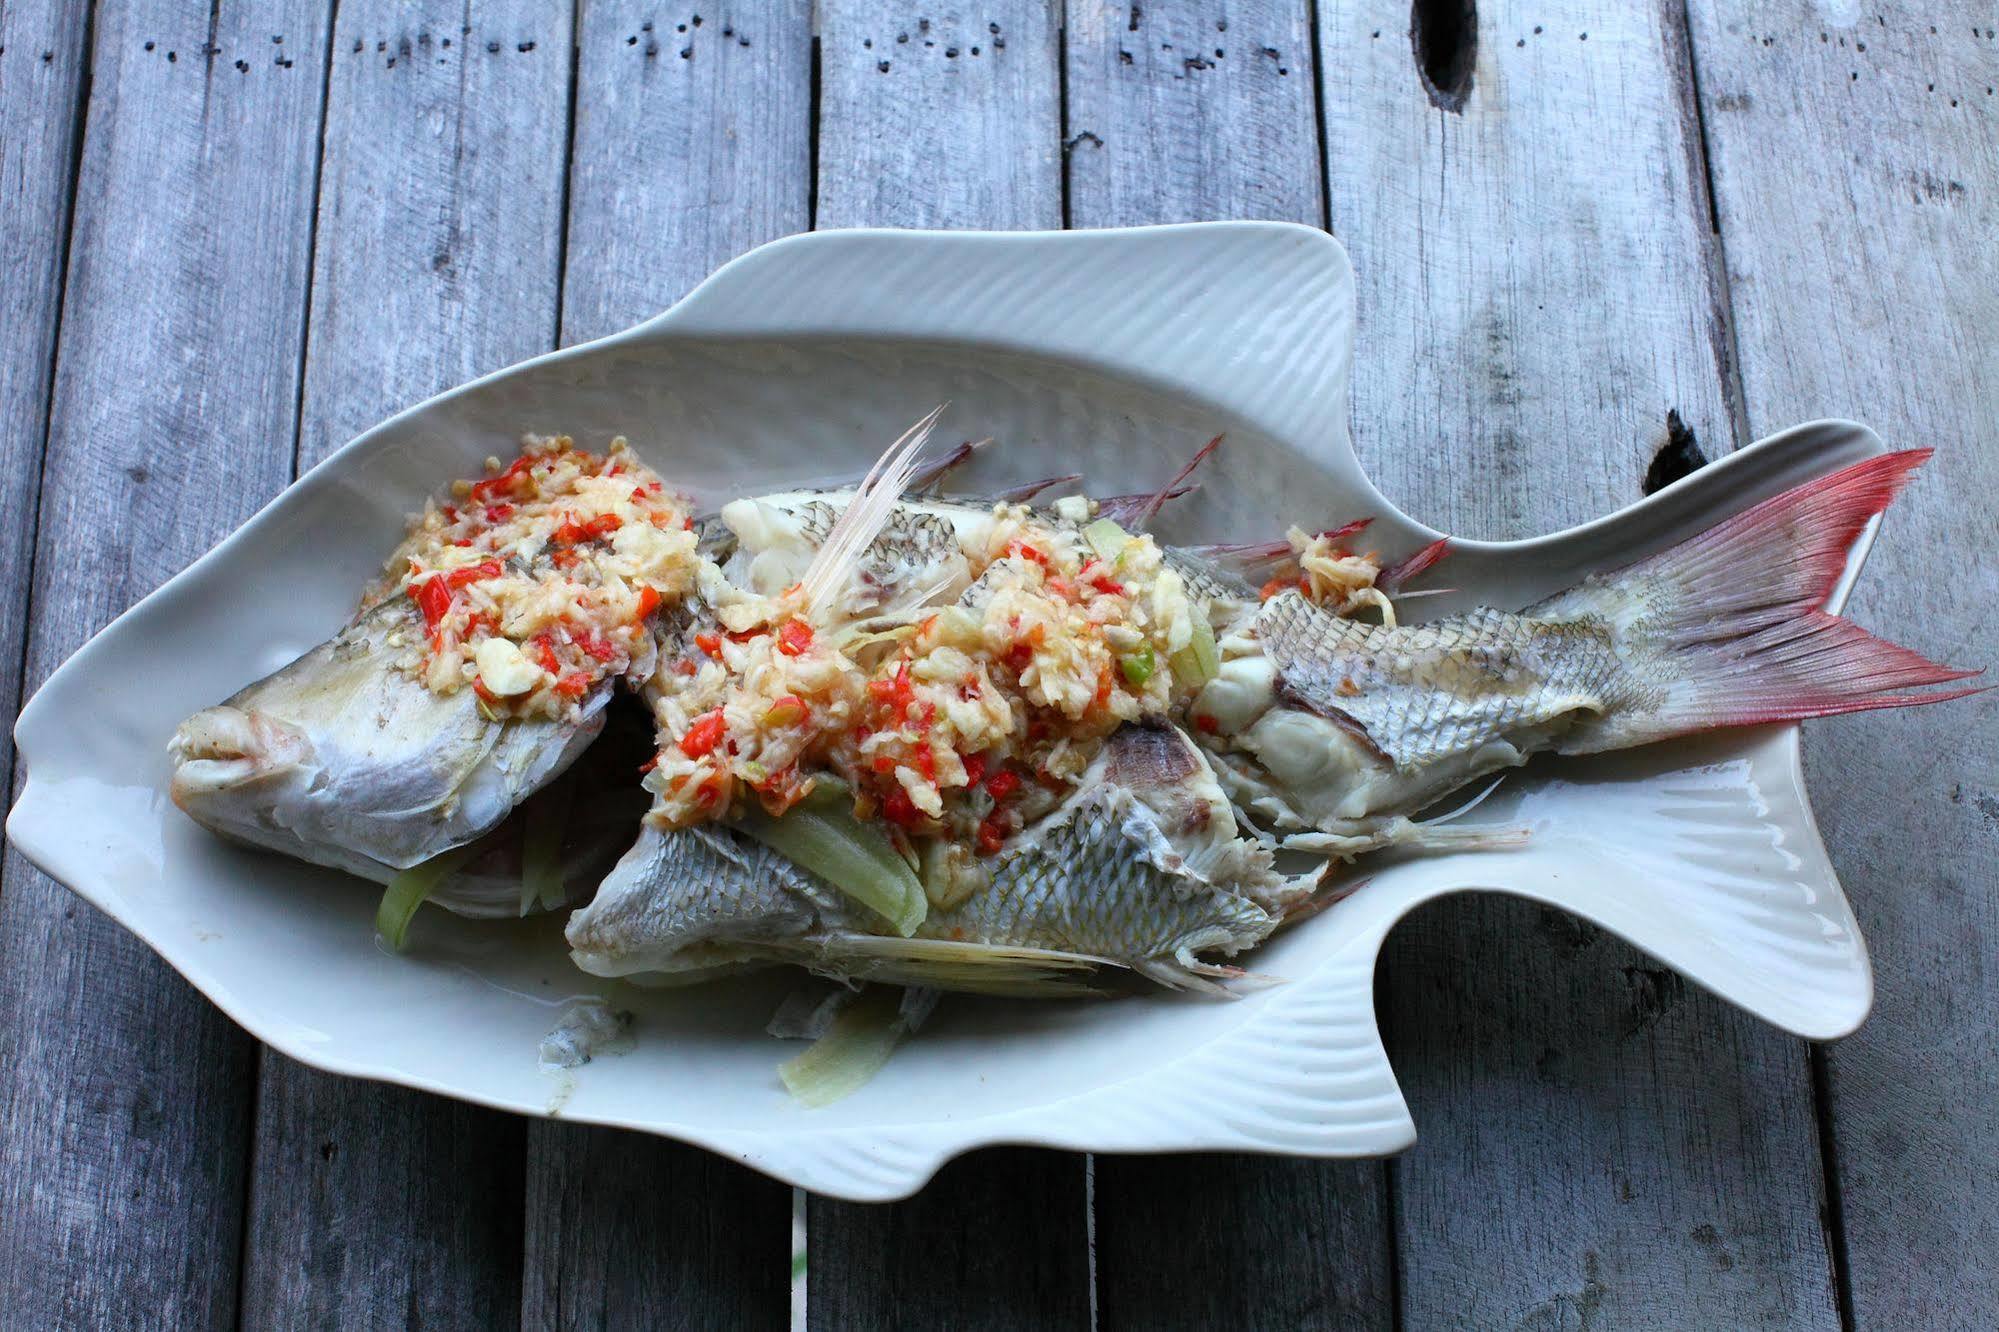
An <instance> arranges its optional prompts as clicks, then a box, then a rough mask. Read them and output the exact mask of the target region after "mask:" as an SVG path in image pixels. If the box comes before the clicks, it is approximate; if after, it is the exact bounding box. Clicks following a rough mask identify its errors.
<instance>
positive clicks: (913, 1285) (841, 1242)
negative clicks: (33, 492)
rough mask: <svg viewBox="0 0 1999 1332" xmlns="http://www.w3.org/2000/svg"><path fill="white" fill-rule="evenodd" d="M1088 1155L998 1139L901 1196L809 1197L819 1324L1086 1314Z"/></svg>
mask: <svg viewBox="0 0 1999 1332" xmlns="http://www.w3.org/2000/svg"><path fill="white" fill-rule="evenodd" d="M1082 1164H1083V1158H1082V1157H1081V1156H1078V1155H1076V1154H1074V1153H1070V1152H1051V1151H1042V1150H1036V1149H1032V1148H1025V1147H996V1148H988V1149H987V1150H985V1151H980V1152H974V1153H972V1154H971V1155H969V1156H965V1157H961V1158H959V1159H958V1160H956V1161H953V1162H951V1163H949V1164H948V1165H946V1166H945V1167H944V1168H943V1169H942V1170H940V1171H938V1172H937V1177H936V1178H935V1179H933V1180H931V1182H930V1183H929V1185H928V1186H926V1187H925V1188H924V1190H923V1192H921V1193H919V1194H917V1195H916V1196H915V1197H914V1198H912V1199H910V1200H909V1201H907V1202H901V1203H886V1204H874V1205H870V1204H864V1203H836V1202H832V1201H829V1200H827V1199H824V1198H817V1197H815V1198H814V1199H813V1200H812V1211H811V1215H810V1218H809V1220H808V1221H807V1232H806V1242H807V1243H808V1244H809V1245H810V1250H809V1252H810V1255H811V1266H810V1268H809V1273H810V1278H809V1281H810V1284H809V1289H808V1292H807V1295H806V1302H805V1313H806V1317H807V1319H808V1320H809V1323H810V1326H812V1327H815V1328H841V1329H844V1328H863V1327H864V1328H935V1327H949V1328H953V1329H962V1330H964V1332H973V1330H975V1329H984V1328H993V1329H1009V1328H1022V1327H1033V1328H1042V1327H1047V1328H1075V1327H1085V1326H1088V1324H1089V1321H1090V1268H1089V1252H1088V1248H1087V1230H1086V1225H1085V1218H1086V1216H1087V1214H1088V1213H1087V1203H1088V1200H1087V1197H1086V1194H1085V1192H1084V1188H1083V1170H1082Z"/></svg>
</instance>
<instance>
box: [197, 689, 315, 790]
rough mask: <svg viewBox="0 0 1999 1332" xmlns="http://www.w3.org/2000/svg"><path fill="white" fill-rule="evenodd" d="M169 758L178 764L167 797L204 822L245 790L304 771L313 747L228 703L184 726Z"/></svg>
mask: <svg viewBox="0 0 1999 1332" xmlns="http://www.w3.org/2000/svg"><path fill="white" fill-rule="evenodd" d="M167 753H168V756H169V757H170V758H171V759H172V760H173V765H174V773H173V781H172V783H171V784H170V785H169V787H168V794H169V795H170V796H172V798H173V802H174V804H176V805H178V806H180V807H181V809H183V810H185V811H187V812H188V813H189V814H191V815H193V816H194V817H196V818H198V819H199V818H201V813H202V812H203V811H207V810H209V809H211V808H213V807H215V806H217V805H218V804H220V803H224V802H228V801H230V800H232V799H235V798H237V795H236V793H237V792H239V791H241V790H243V789H245V788H250V789H255V788H259V787H263V786H267V785H269V784H273V783H281V782H283V781H286V780H288V779H289V778H291V777H293V776H294V775H296V774H297V773H299V772H301V771H303V769H304V766H305V764H306V762H307V761H308V760H310V758H311V756H312V742H311V740H309V739H308V738H307V737H306V734H305V732H303V731H301V730H300V729H299V728H297V727H296V726H291V725H288V724H286V723H285V722H284V721H282V720H280V719H279V718H276V717H273V716H271V715H270V714H268V713H264V712H255V711H246V710H245V709H243V708H237V707H231V706H229V705H228V704H223V705H221V706H219V707H213V708H204V709H202V710H201V711H200V712H197V713H195V714H194V715H193V716H192V717H189V718H188V719H187V720H186V721H184V722H182V723H181V724H180V727H179V729H178V730H176V731H175V732H174V736H173V739H172V740H171V741H170V742H168V746H167Z"/></svg>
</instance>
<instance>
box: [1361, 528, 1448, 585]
mask: <svg viewBox="0 0 1999 1332" xmlns="http://www.w3.org/2000/svg"><path fill="white" fill-rule="evenodd" d="M1450 548H1451V539H1450V538H1449V537H1438V538H1437V539H1436V540H1435V541H1432V542H1431V543H1430V544H1429V545H1427V546H1425V547H1423V548H1422V549H1421V550H1419V551H1417V552H1416V553H1415V554H1413V555H1405V556H1403V557H1402V558H1401V559H1399V560H1396V561H1395V562H1394V563H1393V564H1390V565H1388V566H1387V567H1386V568H1384V569H1382V571H1381V572H1380V573H1378V574H1376V575H1375V576H1374V585H1375V586H1376V587H1378V588H1380V589H1381V590H1382V591H1383V592H1386V593H1388V594H1389V595H1390V596H1394V595H1395V594H1396V592H1398V591H1399V590H1400V589H1401V587H1402V585H1403V584H1404V583H1406V582H1408V581H1409V580H1410V579H1412V578H1414V577H1415V576H1416V575H1417V574H1420V573H1423V572H1424V571H1426V570H1427V569H1429V568H1430V567H1431V566H1432V565H1434V564H1436V562H1437V561H1438V560H1441V559H1443V558H1444V556H1445V555H1446V554H1447V553H1448V552H1449V551H1450Z"/></svg>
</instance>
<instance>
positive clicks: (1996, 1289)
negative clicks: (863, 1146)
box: [1690, 0, 1999, 1327]
mask: <svg viewBox="0 0 1999 1332" xmlns="http://www.w3.org/2000/svg"><path fill="white" fill-rule="evenodd" d="M1690 8H1691V10H1692V12H1693V33H1694V55H1695V62H1696V66H1697V68H1698V70H1699V74H1700V86H1701V92H1702V97H1703V104H1704V106H1705V108H1706V111H1707V129H1708V139H1709V143H1710V145H1711V147H1712V153H1713V157H1712V161H1713V168H1714V190H1715V197H1716V203H1717V207H1718V212H1719V215H1720V219H1721V228H1722V239H1723V246H1724V249H1725V251H1726V253H1727V257H1728V274H1729V285H1730V290H1731V292H1732V293H1733V299H1734V307H1735V317H1736V330H1737V333H1736V337H1737V342H1738V344H1739V346H1740V350H1741V358H1742V379H1743V388H1744V399H1745V403H1746V406H1747V409H1748V415H1749V422H1750V424H1751V426H1752V427H1753V428H1754V429H1756V430H1758V431H1768V430H1773V429H1776V428H1778V427H1781V426H1785V425H1789V424H1791V423H1792V422H1794V421H1800V420H1804V419H1807V418H1810V417H1814V416H1828V415H1830V416H1853V417H1856V418H1858V419H1860V420H1863V421H1866V422H1868V423H1869V424H1871V425H1873V426H1874V427H1875V428H1876V429H1878V430H1879V431H1880V432H1881V434H1882V436H1883V437H1884V438H1885V439H1886V440H1887V441H1888V443H1889V445H1890V446H1891V447H1896V448H1913V447H1917V446H1925V447H1934V448H1936V449H1937V451H1938V452H1937V457H1936V459H1935V461H1934V462H1932V463H1931V464H1930V465H1929V466H1928V467H1927V468H1925V469H1924V471H1923V472H1922V473H1921V474H1920V475H1919V476H1918V478H1917V480H1916V483H1915V486H1914V488H1913V489H1912V490H1911V491H1910V492H1909V493H1908V494H1907V495H1906V496H1905V497H1904V498H1903V499H1901V500H1900V501H1899V502H1898V503H1897V504H1896V506H1895V508H1894V510H1893V511H1892V512H1891V513H1890V514H1889V515H1888V518H1887V520H1886V523H1885V525H1884V527H1883V529H1882V533H1881V539H1880V541H1879V542H1877V543H1876V545H1875V547H1874V552H1873V554H1872V556H1871V557H1870V558H1869V560H1868V565H1867V572H1866V575H1865V576H1864V577H1863V578H1862V579H1861V581H1860V586H1859V589H1858V591H1857V593H1856V595H1855V597H1854V600H1853V604H1852V607H1851V613H1852V614H1853V616H1854V618H1855V619H1857V620H1859V621H1860V622H1861V623H1863V624H1867V625H1870V626H1873V627H1875V628H1878V629H1880V630H1882V631H1884V632H1887V633H1890V634H1892V636H1894V637H1895V638H1896V639H1898V640H1900V641H1902V642H1906V643H1909V644H1910V645H1912V646H1914V647H1916V648H1918V649H1919V650H1921V651H1924V652H1927V653H1931V654H1934V655H1936V656H1939V657H1942V658H1944V659H1946V660H1949V661H1953V662H1957V663H1959V664H1962V665H1966V666H1982V667H1986V668H1987V669H1990V668H1991V667H1993V666H1995V665H1999V629H1995V627H1994V620H1993V617H1992V606H1993V604H1994V602H1995V600H1999V574H1995V569H1994V565H1993V562H1992V559H1991V557H1990V552H1991V551H1992V550H1993V549H1994V548H1995V546H1999V522H1995V519H1994V516H1993V508H1992V503H1991V496H1992V487H1993V478H1994V476H1995V475H1999V436H1995V435H1994V431H1993V423H1994V421H1995V420H1999V357H1995V353H1994V350H1993V346H1994V344H1993V339H1992V332H1991V330H1992V328H1993V325H1994V321H1995V319H1999V258H1995V255H1994V253H1993V249H1992V246H1991V238H1992V236H1993V235H1994V234H1995V231H1999V93H1995V92H1994V89H1995V88H1999V38H1995V36H1994V32H1995V31H1999V15H1995V14H1993V13H1992V12H1991V10H1990V7H1989V6H1985V7H1981V9H1982V12H1980V11H1979V10H1959V11H1952V13H1951V17H1950V18H1949V19H1948V20H1947V21H1946V20H1944V19H1943V18H1941V17H1939V15H1940V14H1941V13H1942V12H1943V11H1941V10H1937V11H1935V12H1933V13H1922V12H1921V8H1920V7H1917V6H1910V5H1895V6H1889V7H1882V6H1873V5H1870V6H1866V7H1864V8H1863V7H1860V6H1853V7H1850V9H1851V12H1849V13H1846V14H1845V15H1844V17H1843V19H1841V20H1840V21H1834V20H1835V16H1836V14H1837V7H1827V6H1820V5H1808V4H1803V3H1796V2H1794V0H1791V2H1786V3H1781V4H1757V5H1753V6H1752V5H1749V4H1743V3H1720V2H1718V0H1699V2H1698V3H1695V4H1693V5H1692V6H1690ZM1829 11H1831V12H1829ZM1995 756H1999V705H1995V704H1994V702H1993V701H1992V696H1991V695H1985V696H1983V697H1981V698H1977V699H1972V700H1968V701H1966V702H1963V703H1957V704H1951V705H1946V706H1944V707H1940V708H1936V709H1934V710H1930V709H1924V710H1918V711H1914V712H1900V713H1881V714H1876V715H1874V716H1870V717H1852V718H1842V719H1839V720H1837V721H1827V722H1818V723H1812V724H1809V725H1807V726H1806V728H1805V758H1806V772H1807V776H1808V779H1809V783H1810V788H1811V791H1812V803H1813V805H1814V806H1815V808H1816V809H1817V811H1818V818H1819V826H1820V828H1821V830H1822V831H1823V832H1824V834H1825V839H1826V842H1827V844H1828V846H1829V847H1830V848H1831V851H1832V858H1833V862H1834V864H1835V865H1836V866H1837V868H1838V870H1839V873H1840V878H1841V880H1842V881H1843V882H1844V883H1845V885H1846V890H1847V893H1848V895H1849V896H1850V897H1851V898H1852V899H1853V905H1854V909H1855V911H1856V912H1857V913H1858V915H1859V918H1860V923H1861V928H1862V930H1863V931H1864V932H1865V934H1866V936H1867V940H1868V951H1869V952H1870V953H1871V955H1872V957H1873V963H1874V984H1875V1008H1874V1013H1873V1016H1872V1017H1870V1018H1869V1019H1868V1022H1867V1025H1866V1026H1864V1027H1862V1028H1861V1029H1860V1031H1859V1033H1858V1034H1856V1035H1854V1036H1852V1037H1849V1038H1848V1039H1847V1040H1844V1041H1841V1042H1840V1043H1838V1044H1837V1045H1834V1046H1832V1047H1831V1048H1830V1050H1829V1051H1828V1052H1827V1054H1826V1063H1827V1075H1828V1076H1827V1081H1828V1085H1829V1088H1830V1092H1831V1097H1830V1102H1831V1124H1832V1127H1833V1141H1834V1143H1835V1155H1836V1158H1837V1172H1836V1173H1837V1181H1838V1185H1839V1194H1840V1203H1841V1216H1842V1218H1843V1221H1844V1231H1845V1239H1846V1262H1847V1270H1848V1273H1849V1279H1850V1285H1851V1292H1852V1313H1853V1321H1854V1325H1855V1326H1858V1327H1946V1326H1948V1327H1970V1326H1977V1325H1990V1323H1991V1320H1992V1316H1993V1310H1995V1309H1999V1271H1995V1270H1994V1267H1993V1264H1992V1263H1991V1262H1990V1261H1989V1255H1990V1254H1991V1253H1992V1252H1993V1251H1994V1250H1995V1248H1999V1052H1995V1050H1994V1045H1993V1041H1992V1015H1993V1013H1994V1012H1995V1011H1999V969H1995V968H1994V967H1993V965H1992V958H1993V956H1994V954H1995V952H1999V893H1995V891H1994V890H1995V887H1999V879H1995V876H1994V873H1993V869H1992V866H1993V862H1994V853H1995V852H1999V759H1995Z"/></svg>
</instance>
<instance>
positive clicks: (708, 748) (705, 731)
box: [680, 708, 729, 758]
mask: <svg viewBox="0 0 1999 1332" xmlns="http://www.w3.org/2000/svg"><path fill="white" fill-rule="evenodd" d="M728 729H729V723H728V722H727V721H725V720H723V718H722V710H721V709H720V708H716V709H715V710H714V711H713V712H707V713H703V714H702V715H701V716H699V717H696V718H695V719H694V724H693V725H692V726H689V727H688V728H687V734H686V735H683V736H681V737H680V752H681V753H683V754H685V755H687V757H689V758H700V757H702V756H703V755H704V754H708V753H712V752H713V751H714V748H715V746H716V745H718V744H720V743H722V733H723V732H724V731H726V730H728Z"/></svg>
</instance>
